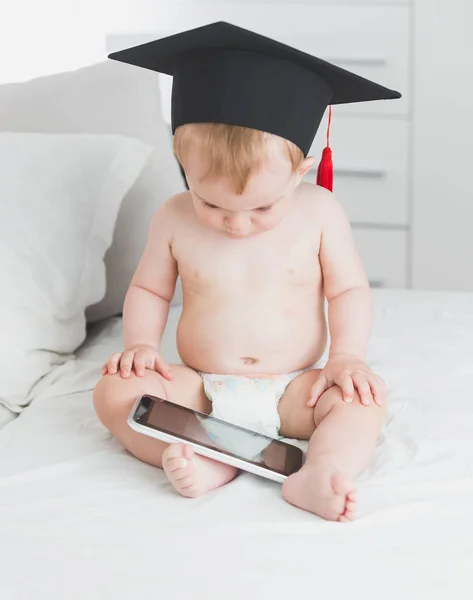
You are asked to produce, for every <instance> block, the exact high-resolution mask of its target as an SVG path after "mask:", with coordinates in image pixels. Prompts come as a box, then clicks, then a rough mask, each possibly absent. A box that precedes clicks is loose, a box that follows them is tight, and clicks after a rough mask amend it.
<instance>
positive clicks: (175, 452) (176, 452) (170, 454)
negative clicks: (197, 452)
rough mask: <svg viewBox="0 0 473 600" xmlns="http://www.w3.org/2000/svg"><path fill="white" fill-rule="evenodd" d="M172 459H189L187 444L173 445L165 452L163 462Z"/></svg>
mask: <svg viewBox="0 0 473 600" xmlns="http://www.w3.org/2000/svg"><path fill="white" fill-rule="evenodd" d="M171 458H188V456H187V452H186V446H185V444H171V445H170V446H168V447H167V448H166V450H165V451H164V452H163V462H164V461H168V460H170V459H171Z"/></svg>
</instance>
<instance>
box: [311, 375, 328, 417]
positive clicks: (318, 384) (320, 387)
mask: <svg viewBox="0 0 473 600" xmlns="http://www.w3.org/2000/svg"><path fill="white" fill-rule="evenodd" d="M327 388H328V381H327V378H326V377H325V375H324V373H323V371H322V372H320V374H319V376H318V377H317V379H316V380H315V383H314V385H313V386H312V388H311V390H310V398H309V401H308V402H307V406H309V407H310V408H312V407H314V406H315V405H316V404H317V400H318V399H319V398H320V396H321V395H322V394H323V393H324V392H325V390H326V389H327Z"/></svg>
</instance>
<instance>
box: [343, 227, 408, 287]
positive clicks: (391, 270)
mask: <svg viewBox="0 0 473 600" xmlns="http://www.w3.org/2000/svg"><path fill="white" fill-rule="evenodd" d="M353 236H354V238H355V244H356V246H357V248H358V252H359V253H360V257H361V260H362V261H363V265H364V267H365V271H366V274H367V275H368V279H369V280H370V285H371V286H372V287H387V288H404V287H407V236H408V233H407V231H395V230H389V229H385V230H382V229H368V228H358V227H353Z"/></svg>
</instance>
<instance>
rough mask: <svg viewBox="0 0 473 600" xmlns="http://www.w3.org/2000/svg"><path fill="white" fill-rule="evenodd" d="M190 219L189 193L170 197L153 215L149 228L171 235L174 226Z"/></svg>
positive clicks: (190, 204)
mask: <svg viewBox="0 0 473 600" xmlns="http://www.w3.org/2000/svg"><path fill="white" fill-rule="evenodd" d="M191 217H192V202H191V197H190V193H189V192H181V193H180V194H175V195H174V196H171V197H170V198H168V199H167V200H166V202H164V203H163V204H161V205H160V206H159V208H158V209H157V210H156V212H155V213H154V215H153V219H152V222H151V228H152V229H153V230H157V231H160V232H161V231H164V230H166V232H167V233H168V234H172V232H173V231H174V228H175V226H177V225H178V224H179V223H181V224H182V223H183V222H184V221H185V220H186V219H190V218H191Z"/></svg>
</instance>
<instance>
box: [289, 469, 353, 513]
mask: <svg viewBox="0 0 473 600" xmlns="http://www.w3.org/2000/svg"><path fill="white" fill-rule="evenodd" d="M283 496H284V499H285V500H287V502H289V503H290V504H294V506H297V507H298V508H302V509H303V510H308V511H310V512H313V513H315V514H316V515H319V517H323V518H324V519H328V520H329V521H343V522H346V521H352V520H353V519H354V518H355V509H356V491H355V486H354V485H353V483H352V482H351V481H350V480H349V479H348V478H347V477H345V476H344V475H342V474H341V473H339V472H338V471H337V469H335V467H333V466H332V465H331V464H330V463H329V462H327V461H325V460H322V459H319V460H314V461H308V462H306V464H305V465H304V466H303V467H302V469H301V470H300V471H299V472H297V473H295V474H294V475H291V476H290V477H288V479H286V481H285V482H284V484H283Z"/></svg>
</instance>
